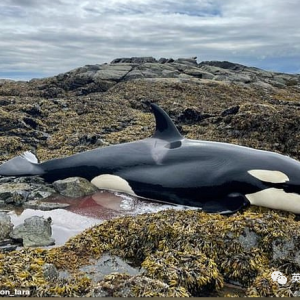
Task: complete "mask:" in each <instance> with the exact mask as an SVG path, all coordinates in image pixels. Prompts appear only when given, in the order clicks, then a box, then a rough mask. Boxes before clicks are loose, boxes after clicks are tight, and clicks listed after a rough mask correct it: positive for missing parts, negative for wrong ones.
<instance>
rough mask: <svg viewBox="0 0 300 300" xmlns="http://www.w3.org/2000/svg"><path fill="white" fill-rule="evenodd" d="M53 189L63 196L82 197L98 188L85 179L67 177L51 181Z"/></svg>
mask: <svg viewBox="0 0 300 300" xmlns="http://www.w3.org/2000/svg"><path fill="white" fill-rule="evenodd" d="M53 186H54V188H55V190H56V191H57V192H58V193H60V194H61V195H63V196H67V197H73V198H76V197H82V196H86V195H91V194H93V193H94V192H96V191H97V190H98V189H97V188H96V187H95V186H94V185H93V184H91V183H90V182H89V181H88V180H87V179H85V178H81V177H69V178H66V179H63V180H57V181H55V182H53Z"/></svg>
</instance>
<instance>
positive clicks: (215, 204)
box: [202, 194, 250, 214]
mask: <svg viewBox="0 0 300 300" xmlns="http://www.w3.org/2000/svg"><path fill="white" fill-rule="evenodd" d="M249 205H250V202H249V201H248V200H247V198H246V197H245V196H244V195H242V194H230V195H228V196H226V197H224V198H221V199H218V200H211V201H207V202H206V203H205V204H204V206H203V207H202V210H203V211H204V212H207V213H220V214H233V213H235V212H237V211H239V210H241V209H243V208H245V207H247V206H249Z"/></svg>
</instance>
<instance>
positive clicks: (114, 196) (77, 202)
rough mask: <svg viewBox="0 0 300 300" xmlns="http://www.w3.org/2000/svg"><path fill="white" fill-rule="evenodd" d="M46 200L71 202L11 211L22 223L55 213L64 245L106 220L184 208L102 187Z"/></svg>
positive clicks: (54, 220) (54, 234) (57, 242)
mask: <svg viewBox="0 0 300 300" xmlns="http://www.w3.org/2000/svg"><path fill="white" fill-rule="evenodd" d="M43 202H47V203H68V204H70V206H69V207H67V208H64V209H53V210H49V211H43V210H38V209H29V208H28V209H24V210H23V211H19V210H15V211H10V212H9V215H10V217H11V221H12V223H13V224H14V225H15V226H16V225H19V224H22V223H23V222H24V220H25V219H27V218H30V217H32V216H43V217H44V218H48V217H51V219H52V237H53V238H54V239H55V246H59V245H63V244H64V243H65V242H66V241H67V240H68V239H69V238H70V237H72V236H75V235H76V234H78V233H80V232H82V231H83V230H85V229H87V228H89V227H92V226H94V225H96V224H100V223H102V222H103V221H104V220H109V219H112V218H116V217H121V216H134V215H138V214H142V213H151V212H158V211H161V210H165V209H170V208H175V209H183V208H184V207H182V206H173V205H168V204H162V203H155V202H150V201H146V200H141V199H139V198H137V197H132V196H128V195H125V194H122V193H117V192H109V191H98V192H96V193H95V194H93V195H90V196H86V197H81V198H74V199H73V198H67V197H62V196H57V197H53V198H52V199H49V200H47V201H43Z"/></svg>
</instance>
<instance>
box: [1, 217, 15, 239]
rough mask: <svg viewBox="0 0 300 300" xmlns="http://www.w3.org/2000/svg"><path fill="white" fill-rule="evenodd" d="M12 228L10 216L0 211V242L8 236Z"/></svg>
mask: <svg viewBox="0 0 300 300" xmlns="http://www.w3.org/2000/svg"><path fill="white" fill-rule="evenodd" d="M12 228H13V224H12V223H11V219H10V216H9V215H8V214H7V213H6V212H0V242H1V241H4V240H5V239H7V238H8V237H9V234H10V233H11V231H12Z"/></svg>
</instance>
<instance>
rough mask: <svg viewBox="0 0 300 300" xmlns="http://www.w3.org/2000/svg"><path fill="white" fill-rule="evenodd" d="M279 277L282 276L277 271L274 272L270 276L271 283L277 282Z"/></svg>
mask: <svg viewBox="0 0 300 300" xmlns="http://www.w3.org/2000/svg"><path fill="white" fill-rule="evenodd" d="M279 276H283V274H282V273H281V272H279V271H274V272H273V273H272V274H271V277H272V279H273V281H278V277H279Z"/></svg>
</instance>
